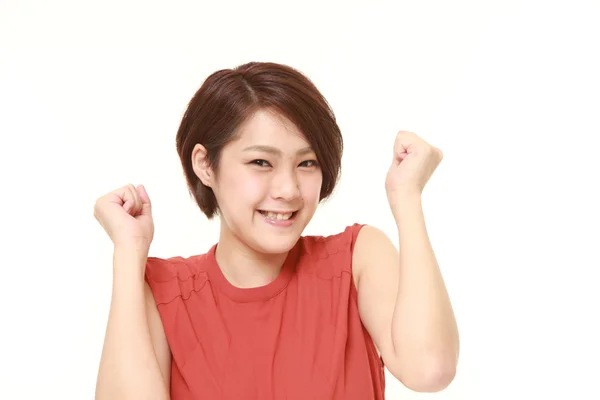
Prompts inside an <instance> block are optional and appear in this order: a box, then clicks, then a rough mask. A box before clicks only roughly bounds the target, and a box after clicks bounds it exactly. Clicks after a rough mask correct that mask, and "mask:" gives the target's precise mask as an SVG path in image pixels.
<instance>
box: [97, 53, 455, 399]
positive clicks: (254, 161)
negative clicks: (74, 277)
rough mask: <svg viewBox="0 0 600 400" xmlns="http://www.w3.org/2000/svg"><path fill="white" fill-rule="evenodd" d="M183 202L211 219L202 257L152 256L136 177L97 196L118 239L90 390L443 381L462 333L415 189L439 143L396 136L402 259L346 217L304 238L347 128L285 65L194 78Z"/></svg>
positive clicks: (375, 389)
mask: <svg viewBox="0 0 600 400" xmlns="http://www.w3.org/2000/svg"><path fill="white" fill-rule="evenodd" d="M176 142H177V151H178V153H179V156H180V158H181V162H182V165H183V170H184V173H185V176H186V179H187V183H188V186H189V189H190V192H191V194H192V195H193V196H194V198H195V200H196V202H197V203H198V206H199V207H200V209H201V210H202V211H203V212H204V214H205V215H206V216H207V217H208V218H213V217H214V216H217V215H218V217H219V218H220V221H221V232H220V237H219V241H218V243H217V244H215V245H214V246H213V247H212V248H211V249H210V250H209V251H208V252H207V253H206V254H201V255H197V256H193V257H188V258H183V257H173V258H169V259H159V258H156V257H148V252H149V248H150V243H151V242H152V238H153V233H154V227H153V222H152V212H151V203H150V198H149V197H148V194H147V193H146V191H145V189H144V187H143V186H142V185H140V186H137V187H134V186H132V185H128V186H125V187H122V188H120V189H117V190H115V191H114V192H111V193H109V194H107V195H105V196H103V197H101V198H100V199H98V201H97V203H96V206H95V217H96V218H97V220H98V221H99V222H100V224H101V225H102V226H103V227H104V229H105V230H106V232H107V233H108V235H109V236H110V238H111V240H112V241H113V243H114V260H113V277H114V278H113V294H112V302H111V307H110V314H109V320H108V326H107V332H106V338H105V343H104V348H103V352H102V359H101V362H100V368H99V374H98V381H97V388H96V398H97V399H167V398H170V399H173V400H181V399H261V400H264V399H303V400H305V399H357V400H358V399H360V400H367V399H382V398H384V386H385V384H384V374H383V366H384V365H385V366H386V367H387V369H388V370H389V371H390V372H391V374H392V375H393V376H395V377H396V378H397V379H399V380H400V381H401V382H403V383H404V385H406V386H407V387H409V388H411V389H413V390H416V391H439V390H441V389H443V388H445V387H446V386H447V385H448V384H449V383H450V382H451V380H452V379H453V377H454V374H455V369H456V364H457V358H458V333H457V328H456V322H455V319H454V316H453V312H452V307H451V304H450V301H449V299H448V295H447V293H446V289H445V286H444V283H443V280H442V277H441V275H440V271H439V268H438V266H437V263H436V260H435V257H434V254H433V251H432V249H431V247H430V243H429V239H428V237H427V233H426V229H425V223H424V218H423V213H422V208H421V193H422V190H423V188H424V186H425V184H426V182H427V181H428V179H429V178H430V176H431V175H432V173H433V172H434V170H435V169H436V167H437V165H438V164H439V162H440V161H441V159H442V153H441V152H440V151H439V150H438V149H436V148H435V147H433V146H431V145H429V144H427V143H426V142H425V141H423V140H422V139H420V138H419V137H418V136H416V135H415V134H413V133H410V132H400V133H399V134H398V135H397V138H396V141H395V144H394V157H393V161H392V165H391V167H390V169H389V173H388V175H387V178H386V191H387V197H388V200H389V204H390V207H391V211H392V215H393V217H394V218H395V220H396V223H397V226H398V234H399V238H400V242H399V247H400V249H401V251H400V254H398V252H397V251H396V248H395V247H394V246H393V244H392V242H391V241H390V240H389V239H388V238H387V236H386V235H385V234H383V233H382V232H381V231H380V230H378V229H376V228H374V227H370V226H362V225H360V224H354V225H352V226H349V227H347V228H346V229H345V230H344V231H343V232H340V233H339V234H336V235H332V236H328V237H320V236H302V232H303V230H304V228H305V227H306V225H307V224H308V222H309V221H310V219H311V218H312V217H313V214H314V213H315V210H316V208H317V205H318V204H319V202H320V201H322V200H324V199H326V198H327V197H328V196H329V195H330V194H331V193H332V191H333V189H334V187H335V184H336V181H337V178H338V176H339V172H340V164H341V155H342V137H341V134H340V130H339V128H338V125H337V123H336V121H335V117H334V114H333V112H332V111H331V110H330V108H329V106H328V104H327V102H326V100H325V99H324V98H323V97H322V95H321V94H320V93H319V91H318V90H317V88H316V87H315V86H314V85H313V84H312V83H311V82H310V81H309V80H308V79H307V78H306V77H304V76H303V75H302V74H300V73H299V72H297V71H296V70H294V69H292V68H290V67H287V66H284V65H280V64H274V63H249V64H246V65H242V66H240V67H238V68H235V69H233V70H222V71H218V72H216V73H214V74H212V75H211V76H209V77H208V78H207V80H206V81H205V82H204V84H203V85H202V87H201V88H200V89H199V90H198V92H197V93H196V94H195V95H194V97H193V98H192V100H191V101H190V103H189V105H188V108H187V111H186V113H185V115H184V117H183V120H182V122H181V126H180V128H179V131H178V132H177V141H176Z"/></svg>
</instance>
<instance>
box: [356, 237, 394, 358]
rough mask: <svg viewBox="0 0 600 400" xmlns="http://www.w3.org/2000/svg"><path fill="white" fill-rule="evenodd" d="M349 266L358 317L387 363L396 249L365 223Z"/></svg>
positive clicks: (391, 347)
mask: <svg viewBox="0 0 600 400" xmlns="http://www.w3.org/2000/svg"><path fill="white" fill-rule="evenodd" d="M352 270H353V273H354V274H355V275H356V286H357V291H358V309H359V313H360V317H361V320H362V322H363V325H364V326H365V328H366V329H367V331H368V332H369V335H370V336H371V338H372V339H373V341H374V342H375V346H376V347H377V348H378V349H379V352H380V353H381V356H382V358H383V361H384V363H386V364H389V363H390V361H392V360H393V355H394V348H393V341H392V331H391V326H392V316H393V314H394V307H395V305H396V298H397V296H398V283H399V279H400V275H399V274H400V271H399V255H398V250H397V249H396V247H395V246H394V245H393V243H392V242H391V240H390V239H389V238H388V236H387V235H386V234H385V233H383V232H382V231H381V230H379V229H377V228H374V227H372V226H369V225H365V226H364V227H362V228H361V230H360V231H359V233H358V236H357V238H356V243H355V244H354V252H353V254H352Z"/></svg>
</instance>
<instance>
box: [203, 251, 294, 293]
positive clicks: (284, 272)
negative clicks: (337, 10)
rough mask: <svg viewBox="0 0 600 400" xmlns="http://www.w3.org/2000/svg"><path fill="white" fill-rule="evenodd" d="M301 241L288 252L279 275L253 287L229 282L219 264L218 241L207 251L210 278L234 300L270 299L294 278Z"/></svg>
mask: <svg viewBox="0 0 600 400" xmlns="http://www.w3.org/2000/svg"><path fill="white" fill-rule="evenodd" d="M300 241H301V240H298V242H296V244H295V245H294V247H292V249H291V250H290V251H289V252H288V254H287V257H286V258H285V261H284V262H283V265H282V267H281V270H280V271H279V273H278V274H277V277H276V278H275V279H274V280H272V281H271V282H269V283H267V284H266V285H263V286H258V287H253V288H240V287H237V286H234V285H233V284H232V283H231V282H229V280H227V278H226V277H225V275H224V274H223V271H222V270H221V267H220V266H219V263H218V262H217V258H216V251H217V247H218V245H219V244H218V243H216V244H214V245H213V246H212V247H211V248H210V250H209V251H208V253H207V256H208V261H209V263H208V264H209V270H208V275H209V279H210V281H211V283H212V284H213V285H215V286H216V287H217V289H218V290H219V291H220V292H222V293H223V294H225V295H226V296H227V297H229V298H230V299H232V300H234V301H237V302H241V303H247V302H254V301H261V300H263V301H264V300H268V299H270V298H272V297H274V296H276V295H277V294H278V293H280V292H281V291H282V290H283V289H285V287H286V286H287V284H288V283H289V281H290V279H291V278H292V276H293V274H294V270H295V268H296V262H297V260H298V256H299V254H300Z"/></svg>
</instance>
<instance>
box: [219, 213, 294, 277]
mask: <svg viewBox="0 0 600 400" xmlns="http://www.w3.org/2000/svg"><path fill="white" fill-rule="evenodd" d="M215 257H216V260H217V263H218V264H219V267H220V268H221V271H222V272H223V275H224V276H225V278H227V280H228V281H229V283H231V284H232V285H233V286H236V287H239V288H254V287H260V286H265V285H267V284H269V283H271V282H272V281H274V280H275V279H276V278H277V276H278V275H279V272H280V271H281V268H282V266H283V263H284V262H285V259H286V257H287V253H283V254H266V253H261V252H258V251H256V250H254V249H253V248H251V247H250V246H248V245H247V244H246V243H244V242H243V241H242V240H241V239H240V238H239V237H237V236H236V235H234V234H233V233H232V232H231V231H230V230H229V229H227V228H226V227H224V226H223V225H221V233H220V235H219V243H218V245H217V249H216V253H215Z"/></svg>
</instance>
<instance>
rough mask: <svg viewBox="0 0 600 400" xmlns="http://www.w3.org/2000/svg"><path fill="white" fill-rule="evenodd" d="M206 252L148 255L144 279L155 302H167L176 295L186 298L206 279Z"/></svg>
mask: <svg viewBox="0 0 600 400" xmlns="http://www.w3.org/2000/svg"><path fill="white" fill-rule="evenodd" d="M206 260H207V254H200V255H194V256H190V257H182V256H174V257H169V258H161V257H154V256H151V257H148V259H147V261H146V271H145V280H146V283H147V284H148V286H149V287H150V289H151V290H152V294H153V295H154V299H155V301H156V304H157V305H158V304H165V303H169V302H171V301H172V300H174V299H175V298H177V297H182V298H184V299H186V298H187V297H189V296H190V294H191V292H192V291H195V290H199V288H200V287H202V286H203V285H204V283H205V282H206V281H207V279H208V278H207V273H206V269H207V262H206Z"/></svg>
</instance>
